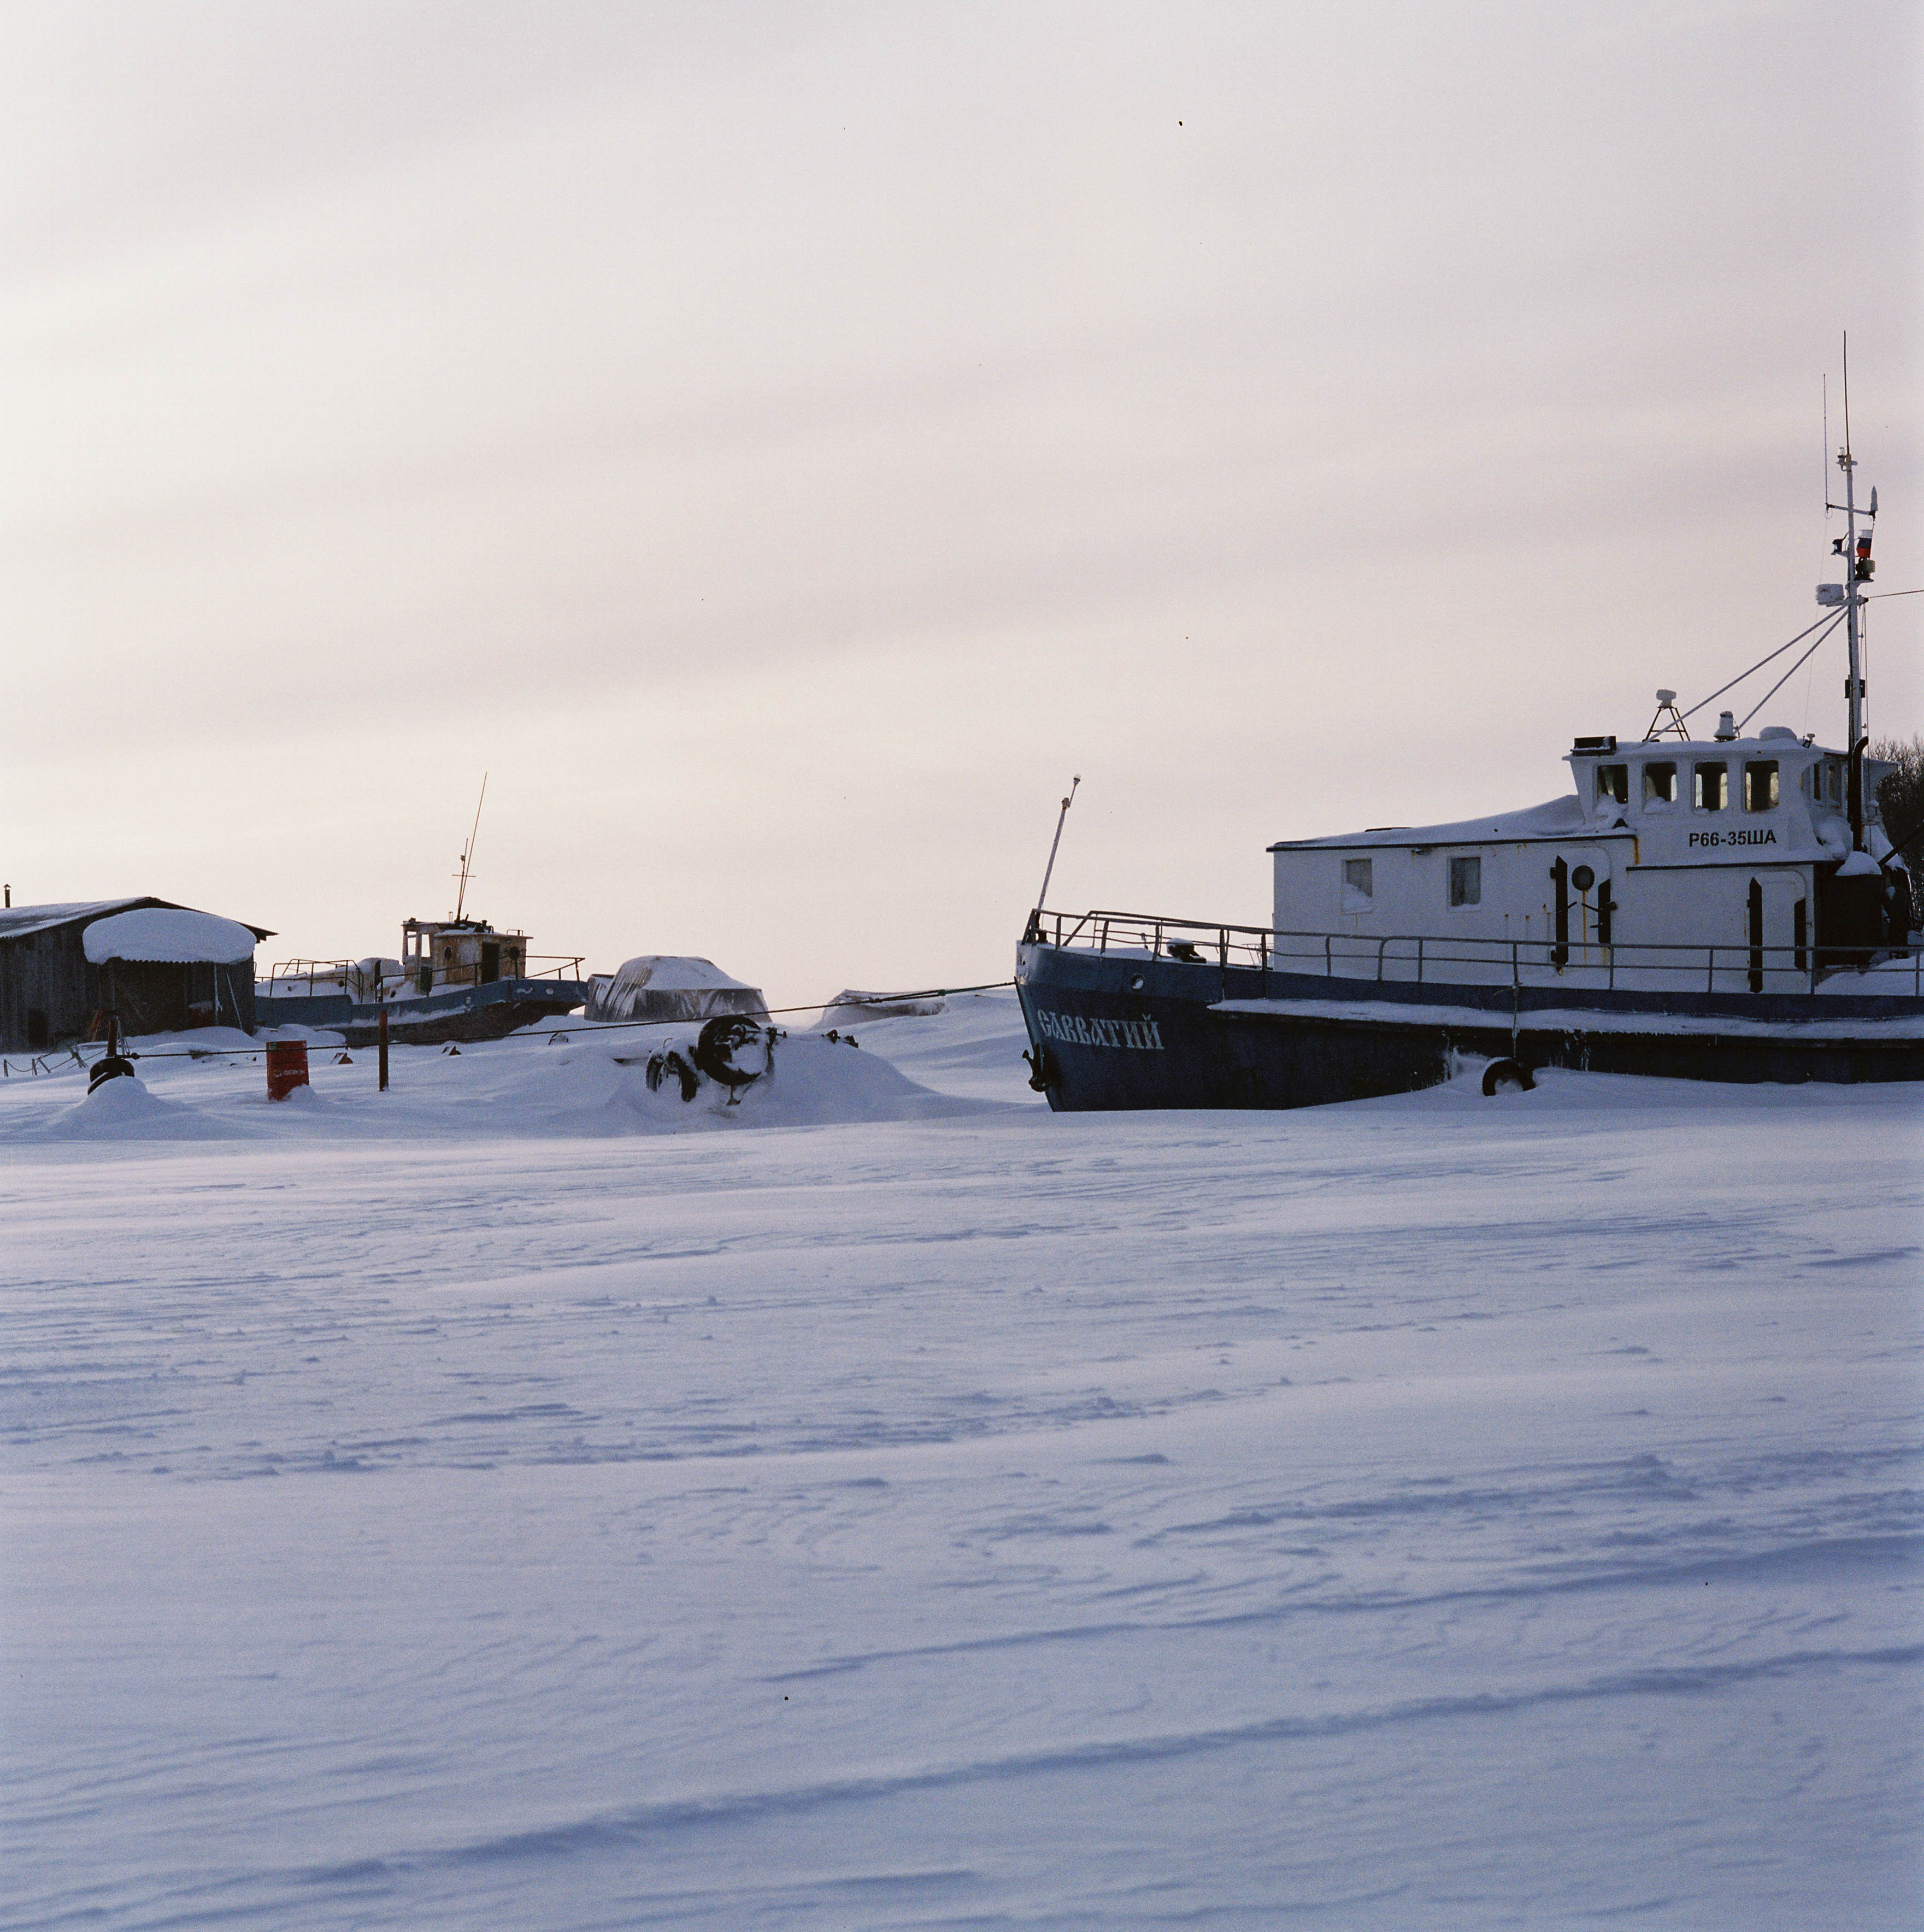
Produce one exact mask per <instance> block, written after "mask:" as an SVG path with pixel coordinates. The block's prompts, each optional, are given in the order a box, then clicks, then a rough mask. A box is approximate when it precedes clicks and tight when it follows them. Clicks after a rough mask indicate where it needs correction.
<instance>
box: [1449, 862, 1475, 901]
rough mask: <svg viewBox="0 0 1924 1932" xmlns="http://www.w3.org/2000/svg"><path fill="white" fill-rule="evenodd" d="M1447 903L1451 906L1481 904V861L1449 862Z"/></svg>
mask: <svg viewBox="0 0 1924 1932" xmlns="http://www.w3.org/2000/svg"><path fill="white" fill-rule="evenodd" d="M1449 902H1450V904H1452V905H1453V906H1467V905H1481V904H1482V903H1483V862H1482V859H1452V860H1451V861H1450V862H1449Z"/></svg>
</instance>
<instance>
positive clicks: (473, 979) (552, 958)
mask: <svg viewBox="0 0 1924 1932" xmlns="http://www.w3.org/2000/svg"><path fill="white" fill-rule="evenodd" d="M585 958H586V955H585V954H583V953H529V955H528V956H527V958H526V959H524V960H523V962H521V971H520V972H518V973H516V974H511V975H509V974H496V978H497V979H500V978H508V977H511V978H514V979H517V980H579V979H580V977H581V967H582V963H583V960H584V959H585ZM538 962H545V963H542V964H541V965H540V969H539V970H538V971H537V970H536V968H537V964H538ZM425 964H427V962H425V961H416V962H414V963H413V965H412V966H410V967H409V969H408V970H407V971H405V972H404V973H403V974H400V975H399V976H396V975H394V974H390V975H389V976H388V977H389V979H390V980H393V979H394V978H395V977H400V978H403V979H405V980H406V982H407V986H406V989H405V991H403V992H400V993H398V994H395V995H391V996H390V997H391V998H400V999H409V998H419V997H420V992H419V985H418V977H417V976H418V973H419V971H420V968H421V966H422V965H425ZM433 974H434V977H433V987H432V990H433V992H437V993H439V992H446V991H447V990H448V989H449V988H450V987H461V986H483V985H486V984H489V983H490V982H487V981H484V980H483V979H482V978H481V966H480V964H479V962H473V961H471V962H469V964H467V965H462V966H436V967H435V968H434V969H433ZM263 984H265V985H267V986H271V988H272V989H273V991H272V992H271V993H270V994H268V995H267V997H268V998H270V999H288V998H301V997H305V998H313V997H314V995H316V993H344V994H346V995H348V996H349V998H354V999H362V1000H367V999H376V998H379V992H378V989H376V987H375V986H373V984H372V983H370V981H368V980H364V978H363V977H361V962H359V961H358V959H283V961H281V962H280V964H279V965H277V966H275V967H274V968H271V970H270V971H269V972H268V976H267V978H266V980H265V981H264V982H263Z"/></svg>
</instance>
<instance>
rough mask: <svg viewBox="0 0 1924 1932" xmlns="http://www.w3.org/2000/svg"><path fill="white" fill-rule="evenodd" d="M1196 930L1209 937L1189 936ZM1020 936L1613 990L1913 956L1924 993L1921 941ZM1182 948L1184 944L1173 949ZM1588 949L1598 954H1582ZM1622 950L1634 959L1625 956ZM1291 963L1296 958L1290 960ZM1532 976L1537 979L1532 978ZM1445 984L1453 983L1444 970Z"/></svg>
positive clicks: (1228, 930) (1126, 917)
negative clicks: (1482, 972) (1642, 976)
mask: <svg viewBox="0 0 1924 1932" xmlns="http://www.w3.org/2000/svg"><path fill="white" fill-rule="evenodd" d="M1188 935H1199V936H1201V935H1206V938H1203V937H1198V938H1190V937H1188ZM1023 938H1024V939H1025V941H1027V942H1028V943H1030V944H1044V945H1052V946H1054V947H1060V948H1070V947H1075V946H1077V944H1078V943H1079V942H1080V944H1083V945H1085V946H1086V947H1089V949H1090V950H1094V951H1096V952H1098V953H1109V952H1110V951H1112V950H1115V951H1123V952H1131V951H1133V952H1140V953H1146V954H1147V955H1149V956H1150V957H1152V958H1159V959H1174V960H1176V961H1178V962H1179V963H1182V964H1186V965H1219V966H1220V967H1221V968H1224V969H1225V970H1226V969H1227V968H1228V967H1229V966H1230V965H1232V964H1236V965H1246V966H1249V967H1254V968H1256V969H1257V970H1258V971H1260V972H1261V974H1263V977H1264V978H1265V979H1267V977H1268V976H1269V973H1270V972H1271V971H1281V972H1287V971H1292V970H1295V971H1314V970H1315V969H1314V965H1312V964H1311V962H1314V961H1315V960H1317V958H1318V957H1319V956H1320V960H1321V964H1322V969H1323V976H1324V977H1326V978H1329V979H1338V978H1342V979H1351V978H1355V979H1363V978H1368V977H1371V974H1370V972H1369V970H1368V969H1369V965H1370V962H1371V951H1370V948H1371V947H1372V946H1374V965H1375V972H1374V977H1375V978H1376V979H1377V980H1386V979H1387V978H1389V968H1390V967H1391V966H1392V965H1413V967H1414V968H1415V977H1416V980H1417V982H1418V983H1423V981H1424V980H1425V975H1426V974H1427V973H1428V972H1430V971H1431V969H1433V968H1435V967H1437V966H1439V965H1441V966H1450V965H1458V966H1478V967H1482V968H1486V969H1487V968H1491V967H1495V968H1499V969H1501V968H1503V967H1505V966H1507V967H1508V968H1509V980H1510V983H1511V984H1512V986H1517V987H1522V986H1537V985H1539V984H1541V983H1542V982H1541V981H1540V980H1539V979H1538V978H1537V977H1536V975H1537V974H1554V976H1555V977H1556V978H1557V979H1561V980H1569V979H1571V978H1572V976H1575V975H1581V974H1589V973H1600V974H1602V975H1603V976H1604V981H1605V986H1606V987H1607V988H1608V989H1611V990H1614V989H1615V988H1616V986H1617V969H1618V967H1619V965H1620V964H1621V965H1622V966H1623V969H1624V970H1625V971H1626V972H1629V971H1635V972H1641V973H1647V974H1677V975H1686V974H1687V975H1689V977H1690V978H1692V980H1695V978H1696V977H1698V975H1699V974H1701V975H1702V977H1703V985H1704V991H1706V992H1716V990H1717V976H1718V974H1719V973H1720V972H1721V973H1722V974H1724V975H1725V977H1726V979H1730V978H1733V977H1742V978H1743V980H1744V981H1745V982H1746V986H1747V987H1748V989H1749V991H1750V992H1763V991H1764V989H1765V988H1764V982H1765V981H1766V980H1767V979H1769V978H1771V977H1776V978H1778V979H1780V980H1781V979H1782V978H1783V977H1786V976H1788V975H1791V974H1795V975H1796V976H1797V977H1798V978H1799V979H1800V980H1803V982H1804V983H1805V984H1806V986H1807V987H1808V988H1809V989H1810V990H1812V991H1813V992H1814V991H1815V989H1816V988H1817V986H1818V983H1820V981H1821V980H1824V979H1825V978H1827V977H1829V976H1830V974H1833V973H1834V972H1837V971H1844V970H1847V969H1849V968H1854V967H1855V968H1861V967H1866V966H1870V965H1876V964H1878V963H1881V962H1887V961H1890V960H1893V959H1908V960H1909V961H1910V962H1911V991H1912V995H1913V997H1914V998H1924V943H1920V942H1917V941H1913V942H1911V943H1908V944H1905V945H1903V946H1876V947H1839V946H1825V947H1818V945H1817V944H1815V942H1814V941H1806V944H1803V945H1802V946H1797V945H1794V944H1793V945H1788V946H1775V945H1773V946H1753V945H1751V944H1749V942H1748V941H1728V940H1726V941H1719V942H1716V943H1711V942H1708V941H1693V942H1689V943H1683V942H1676V941H1626V942H1622V943H1620V944H1612V945H1610V946H1600V945H1598V944H1595V943H1594V942H1592V943H1590V944H1584V942H1582V941H1574V942H1572V943H1570V944H1568V945H1567V946H1565V947H1558V946H1557V943H1556V941H1554V940H1552V939H1550V938H1543V939H1541V940H1520V939H1469V938H1464V939H1456V940H1452V939H1449V938H1440V937H1439V936H1438V935H1436V934H1434V933H1396V934H1390V935H1371V934H1363V933H1356V932H1317V931H1312V930H1309V929H1302V930H1293V929H1282V928H1278V927H1273V926H1236V925H1230V924H1227V923H1224V922H1222V921H1220V920H1215V919H1173V918H1170V917H1168V916H1165V915H1164V914H1161V913H1131V912H1114V911H1108V910H1094V911H1090V912H1085V913H1078V914H1074V915H1071V914H1069V913H1052V912H1050V911H1048V910H1046V909H1044V908H1042V907H1038V908H1037V909H1036V910H1035V911H1033V912H1032V913H1030V914H1029V925H1028V927H1027V929H1026V932H1025V933H1024V935H1023ZM1205 946H1206V947H1207V948H1208V949H1209V951H1211V952H1213V953H1215V959H1214V960H1213V961H1211V960H1209V959H1206V958H1205V957H1204V956H1203V948H1204V947H1205ZM1178 947H1179V948H1181V949H1182V950H1180V951H1178V950H1175V949H1176V948H1178ZM1397 947H1403V948H1406V949H1413V950H1410V951H1408V952H1406V953H1405V954H1404V956H1401V958H1399V957H1398V955H1397V954H1396V953H1395V951H1394V950H1393V949H1395V948H1397ZM1559 951H1561V952H1563V953H1564V954H1565V955H1566V957H1565V959H1563V960H1562V961H1559V960H1558V959H1556V958H1555V957H1554V955H1555V954H1556V953H1558V952H1559ZM1584 954H1588V955H1592V956H1593V957H1590V958H1584V957H1581V955H1584ZM1620 955H1621V956H1626V957H1623V958H1622V959H1621V960H1620ZM1720 955H1721V956H1722V961H1723V962H1724V963H1723V964H1722V965H1720V964H1719V956H1720ZM1339 959H1341V960H1342V961H1344V962H1346V964H1350V963H1353V964H1354V965H1356V966H1357V967H1358V968H1360V969H1361V970H1359V971H1355V972H1347V971H1346V972H1344V973H1342V974H1338V972H1337V971H1336V963H1337V962H1338V960H1339ZM1291 962H1299V963H1297V964H1295V965H1292V963H1291ZM1525 974H1530V976H1531V977H1528V978H1526V977H1525ZM1444 983H1449V981H1448V980H1447V977H1446V980H1445V981H1444ZM1577 983H1581V981H1580V980H1579V981H1578V982H1577ZM1777 990H1782V989H1781V988H1779V989H1777Z"/></svg>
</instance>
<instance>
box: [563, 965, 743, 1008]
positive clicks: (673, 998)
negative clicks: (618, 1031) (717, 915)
mask: <svg viewBox="0 0 1924 1932" xmlns="http://www.w3.org/2000/svg"><path fill="white" fill-rule="evenodd" d="M768 1011H769V1009H768V1002H767V1001H766V1000H765V999H763V997H762V992H761V989H760V987H759V986H744V985H743V984H742V982H741V981H740V980H731V979H730V977H728V975H727V974H726V973H724V971H722V970H721V968H720V967H719V966H718V965H716V964H715V962H714V961H713V960H712V959H678V958H675V957H673V956H670V955H667V954H664V953H646V954H644V955H643V956H642V957H641V958H640V959H631V960H629V961H628V962H627V963H626V964H625V965H623V966H622V968H621V969H620V970H619V971H618V972H616V973H615V974H613V975H612V976H611V977H610V979H609V980H608V982H607V984H606V985H605V986H596V987H595V989H594V991H593V992H592V993H591V994H590V995H589V1000H588V1006H587V1017H588V1018H589V1019H591V1020H706V1019H713V1018H714V1017H715V1015H716V1014H717V1013H743V1014H745V1015H747V1016H748V1018H749V1019H767V1017H768Z"/></svg>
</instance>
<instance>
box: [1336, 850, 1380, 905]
mask: <svg viewBox="0 0 1924 1932" xmlns="http://www.w3.org/2000/svg"><path fill="white" fill-rule="evenodd" d="M1375 891H1376V866H1375V863H1374V861H1373V860H1371V859H1344V861H1343V910H1344V911H1345V912H1368V910H1369V909H1370V904H1371V899H1372V898H1373V897H1374V893H1375Z"/></svg>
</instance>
